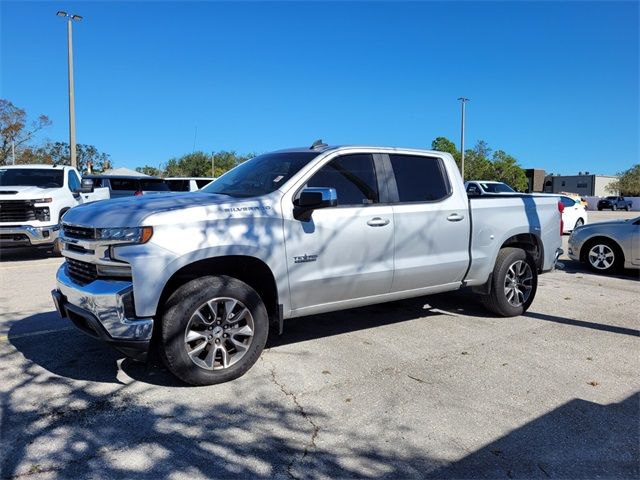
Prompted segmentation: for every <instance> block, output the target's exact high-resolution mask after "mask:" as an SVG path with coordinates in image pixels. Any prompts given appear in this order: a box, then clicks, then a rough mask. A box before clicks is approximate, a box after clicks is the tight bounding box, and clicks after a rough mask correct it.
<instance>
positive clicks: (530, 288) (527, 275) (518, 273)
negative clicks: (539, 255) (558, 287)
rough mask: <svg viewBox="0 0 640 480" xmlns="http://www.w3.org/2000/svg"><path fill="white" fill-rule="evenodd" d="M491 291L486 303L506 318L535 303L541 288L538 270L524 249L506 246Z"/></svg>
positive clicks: (520, 313)
mask: <svg viewBox="0 0 640 480" xmlns="http://www.w3.org/2000/svg"><path fill="white" fill-rule="evenodd" d="M490 287H491V293H489V295H487V296H485V297H484V298H483V303H484V306H485V307H486V308H487V309H488V310H490V311H492V312H493V313H496V314H498V315H500V316H502V317H516V316H518V315H522V314H523V313H524V312H526V311H527V309H528V308H529V307H530V306H531V303H532V302H533V299H534V298H535V296H536V291H537V290H538V271H537V269H536V266H535V264H534V262H533V260H532V258H531V257H530V256H529V255H527V253H526V252H525V251H524V250H522V249H520V248H511V247H507V248H503V249H501V250H500V252H499V253H498V258H497V259H496V264H495V266H494V267H493V275H492V277H491V286H490Z"/></svg>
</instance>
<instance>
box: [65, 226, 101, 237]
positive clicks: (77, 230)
mask: <svg viewBox="0 0 640 480" xmlns="http://www.w3.org/2000/svg"><path fill="white" fill-rule="evenodd" d="M62 231H63V233H64V236H65V237H68V238H77V239H80V240H94V239H95V238H96V229H95V228H89V227H78V226H75V225H68V224H66V223H65V224H63V225H62Z"/></svg>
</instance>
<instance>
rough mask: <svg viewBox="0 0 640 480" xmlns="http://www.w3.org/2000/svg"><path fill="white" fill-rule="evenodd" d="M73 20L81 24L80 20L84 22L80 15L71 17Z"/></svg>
mask: <svg viewBox="0 0 640 480" xmlns="http://www.w3.org/2000/svg"><path fill="white" fill-rule="evenodd" d="M71 19H72V20H76V21H78V22H79V21H80V20H82V17H81V16H80V15H71Z"/></svg>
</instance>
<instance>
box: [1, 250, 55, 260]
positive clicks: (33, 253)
mask: <svg viewBox="0 0 640 480" xmlns="http://www.w3.org/2000/svg"><path fill="white" fill-rule="evenodd" d="M45 258H62V255H58V254H55V253H53V251H52V250H51V249H50V248H49V249H46V248H0V262H17V261H25V260H42V259H45Z"/></svg>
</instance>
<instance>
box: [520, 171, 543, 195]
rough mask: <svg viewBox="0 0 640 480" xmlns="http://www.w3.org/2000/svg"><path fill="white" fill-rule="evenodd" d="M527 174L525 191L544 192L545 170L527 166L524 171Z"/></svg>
mask: <svg viewBox="0 0 640 480" xmlns="http://www.w3.org/2000/svg"><path fill="white" fill-rule="evenodd" d="M524 173H525V175H526V176H527V182H528V183H529V185H528V186H527V192H528V193H533V192H538V193H539V192H544V179H545V172H544V170H541V169H539V168H528V169H526V170H525V171H524Z"/></svg>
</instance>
